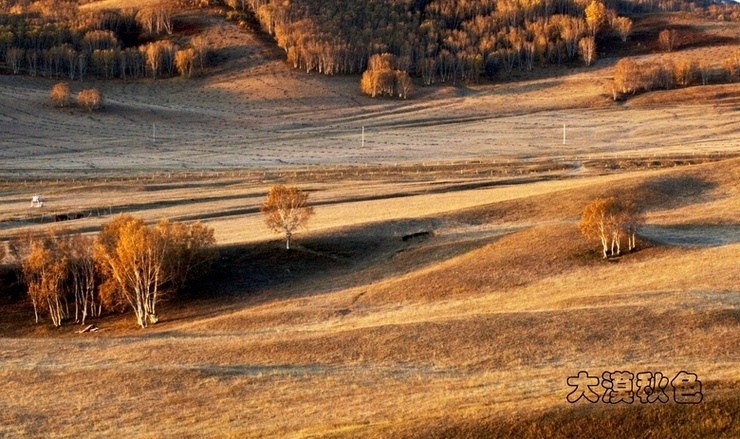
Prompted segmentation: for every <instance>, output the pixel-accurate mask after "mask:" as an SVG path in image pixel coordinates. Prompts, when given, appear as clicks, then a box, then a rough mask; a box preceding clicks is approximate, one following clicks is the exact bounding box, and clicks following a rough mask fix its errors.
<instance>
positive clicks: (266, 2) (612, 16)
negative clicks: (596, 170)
mask: <svg viewBox="0 0 740 439" xmlns="http://www.w3.org/2000/svg"><path fill="white" fill-rule="evenodd" d="M229 3H231V5H232V7H234V8H235V9H236V8H239V7H242V8H245V7H247V8H249V9H250V10H251V13H253V14H254V15H255V17H256V19H257V20H258V21H259V23H260V25H261V27H262V29H263V30H264V31H266V32H267V33H269V34H271V35H273V36H274V38H275V40H276V41H277V44H278V46H280V47H281V48H282V49H283V50H285V52H286V56H287V59H288V62H289V63H291V64H292V66H293V67H295V68H300V69H305V70H306V71H318V72H320V73H323V74H327V75H333V74H340V73H342V74H346V73H350V74H351V73H361V72H363V71H364V70H365V69H366V68H367V67H368V62H369V60H370V58H371V56H372V55H375V54H382V53H388V54H391V55H394V56H395V60H396V68H397V69H399V70H402V71H406V72H409V73H410V74H411V75H412V76H416V77H419V78H422V79H423V82H424V84H426V85H429V84H432V83H435V82H455V81H457V80H473V81H476V80H478V79H479V78H480V77H481V75H487V76H489V77H491V78H493V77H497V76H501V75H507V74H510V73H512V72H513V71H529V70H532V69H534V68H536V67H540V66H545V65H548V64H558V65H559V64H564V63H570V62H574V61H576V60H579V59H583V58H584V53H583V52H584V51H585V50H584V49H586V50H589V49H590V50H591V51H593V52H594V53H592V54H591V55H595V45H600V44H604V43H608V42H609V40H614V41H616V40H617V39H618V38H621V39H622V40H624V35H623V34H621V35H620V32H624V29H620V27H621V26H623V25H625V19H624V18H620V17H619V16H620V15H630V14H636V13H644V12H655V11H678V10H685V11H692V12H697V13H702V14H708V15H711V16H713V18H715V19H717V18H720V19H724V20H732V19H734V20H738V19H740V6H738V5H722V4H715V3H712V2H704V3H689V2H684V1H679V0H629V1H624V0H603V1H601V0H597V1H596V2H594V1H593V0H367V1H356V0H292V1H282V0H278V1H270V0H230V2H229ZM591 3H597V4H599V5H600V6H601V7H602V9H601V12H600V14H601V15H599V16H595V17H587V14H586V10H587V9H588V8H589V6H590V5H591ZM597 15H598V14H597ZM589 19H590V20H589ZM629 24H631V22H630V23H629ZM628 32H629V29H627V33H628ZM584 38H585V39H586V41H584V43H581V40H583V39H584ZM588 39H591V41H587V40H588ZM585 43H590V44H591V46H590V47H582V46H585ZM585 55H588V54H585ZM585 62H586V63H589V61H588V60H587V59H585Z"/></svg>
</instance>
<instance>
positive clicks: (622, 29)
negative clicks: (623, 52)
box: [612, 17, 632, 43]
mask: <svg viewBox="0 0 740 439" xmlns="http://www.w3.org/2000/svg"><path fill="white" fill-rule="evenodd" d="M612 28H613V29H614V30H615V31H616V32H617V34H618V35H619V38H621V39H622V42H623V43H624V42H626V41H627V37H629V35H630V34H631V33H632V20H630V19H629V18H627V17H616V18H615V19H614V20H613V21H612Z"/></svg>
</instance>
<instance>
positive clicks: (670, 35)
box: [658, 29, 678, 52]
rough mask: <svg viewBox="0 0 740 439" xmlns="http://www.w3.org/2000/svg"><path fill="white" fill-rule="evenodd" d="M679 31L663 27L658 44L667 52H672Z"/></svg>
mask: <svg viewBox="0 0 740 439" xmlns="http://www.w3.org/2000/svg"><path fill="white" fill-rule="evenodd" d="M677 39H678V33H677V32H676V30H675V29H663V30H662V31H660V33H659V34H658V45H660V47H661V49H663V50H665V51H666V52H672V51H673V49H675V48H676V43H677V41H676V40H677Z"/></svg>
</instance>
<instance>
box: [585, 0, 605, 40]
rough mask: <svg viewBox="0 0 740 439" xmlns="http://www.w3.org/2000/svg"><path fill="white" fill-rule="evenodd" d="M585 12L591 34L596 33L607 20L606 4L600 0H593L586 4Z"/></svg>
mask: <svg viewBox="0 0 740 439" xmlns="http://www.w3.org/2000/svg"><path fill="white" fill-rule="evenodd" d="M584 14H585V15H586V24H587V25H588V29H589V31H590V33H591V35H596V33H597V32H598V31H599V28H600V27H601V26H602V25H603V24H604V23H605V22H606V6H604V4H603V3H601V2H600V1H598V0H593V1H592V2H591V3H590V4H589V5H588V6H586V9H585V11H584Z"/></svg>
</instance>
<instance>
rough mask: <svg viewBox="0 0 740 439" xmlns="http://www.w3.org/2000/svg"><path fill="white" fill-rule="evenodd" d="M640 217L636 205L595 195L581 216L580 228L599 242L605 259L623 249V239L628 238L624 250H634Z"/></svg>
mask: <svg viewBox="0 0 740 439" xmlns="http://www.w3.org/2000/svg"><path fill="white" fill-rule="evenodd" d="M642 222H643V218H642V215H641V214H640V212H639V210H638V209H637V206H636V205H635V204H634V203H633V202H631V201H627V200H624V199H619V198H616V197H606V198H597V199H595V200H594V201H592V202H591V203H589V204H588V205H587V206H586V207H585V208H584V209H583V213H582V215H581V222H580V224H579V228H580V230H581V233H582V234H583V235H584V236H585V237H587V238H589V239H597V240H599V241H600V242H601V247H602V254H603V256H604V258H607V257H609V256H617V255H620V254H621V252H622V240H623V239H625V238H626V239H627V250H628V251H632V250H634V249H635V247H636V245H637V242H636V234H637V231H638V229H639V227H640V224H642Z"/></svg>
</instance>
